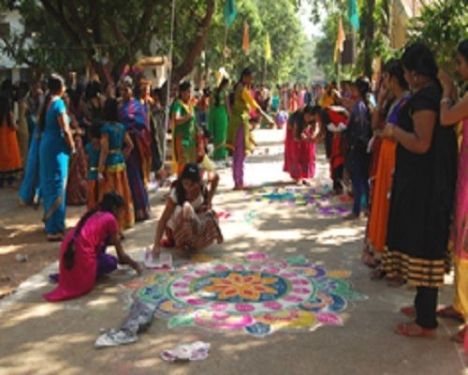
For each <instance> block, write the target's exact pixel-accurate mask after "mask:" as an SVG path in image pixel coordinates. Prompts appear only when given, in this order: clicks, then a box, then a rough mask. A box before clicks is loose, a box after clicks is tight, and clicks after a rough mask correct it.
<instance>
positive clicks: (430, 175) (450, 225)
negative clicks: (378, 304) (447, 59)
mask: <svg viewBox="0 0 468 375" xmlns="http://www.w3.org/2000/svg"><path fill="white" fill-rule="evenodd" d="M454 54H455V51H454ZM456 55H457V56H456V61H457V70H458V73H459V76H460V77H461V78H462V80H464V81H465V82H466V81H468V40H464V41H463V42H461V43H460V45H459V47H458V51H457V53H456ZM374 95H375V97H376V99H374V97H373V96H374ZM289 118H290V120H289V122H288V128H287V133H286V134H287V135H286V141H285V170H287V171H289V172H290V174H291V177H293V178H294V179H295V180H296V181H298V182H300V183H303V182H304V181H307V179H308V178H310V177H311V176H313V169H314V168H313V165H314V143H315V142H316V141H317V140H318V139H322V138H324V139H325V146H326V154H327V157H328V159H329V161H330V170H331V179H332V180H333V190H334V191H335V193H336V194H342V193H343V192H345V193H349V195H350V196H352V200H353V209H352V213H351V214H350V215H349V217H347V218H346V219H352V220H354V219H358V218H359V217H360V216H362V214H363V213H364V214H365V215H366V216H367V217H368V219H367V226H366V236H365V246H364V250H363V255H362V260H363V262H364V263H365V264H366V265H368V266H369V267H371V268H374V271H373V272H372V276H371V277H372V278H373V279H374V280H380V279H385V280H386V281H387V283H388V284H389V285H390V286H401V285H405V284H406V285H409V286H412V287H415V290H416V296H415V299H414V303H413V304H412V305H411V306H406V307H403V308H402V309H401V313H402V314H405V315H407V316H409V317H411V318H412V321H411V322H410V323H403V324H399V325H398V326H397V327H396V328H395V331H396V332H397V333H398V334H401V335H404V336H410V337H432V336H433V335H434V334H435V332H436V327H437V324H438V323H437V317H438V316H439V317H445V318H453V319H456V320H458V321H460V322H461V323H465V324H466V319H467V317H468V281H467V280H468V279H467V274H468V268H467V265H468V226H467V213H468V200H467V199H468V186H467V183H468V176H467V171H468V165H467V162H468V154H467V142H468V140H467V135H468V134H467V131H468V95H466V94H465V95H464V96H463V98H462V99H458V90H457V86H456V85H455V83H454V81H453V80H452V79H451V78H450V76H449V75H448V74H446V73H445V72H443V71H442V70H439V69H438V66H437V64H436V59H435V57H434V55H433V53H432V52H431V51H430V49H429V48H428V47H426V46H425V45H424V44H420V43H415V44H412V45H410V46H408V47H407V48H406V49H405V51H404V53H403V55H402V57H401V59H392V60H390V61H388V62H387V63H386V64H385V65H384V66H383V69H382V73H381V79H380V82H379V83H378V85H377V87H376V88H375V90H371V85H370V84H369V81H368V80H367V79H365V78H358V79H356V80H355V81H354V82H351V83H346V84H345V85H343V88H342V90H338V89H336V88H335V87H333V86H330V87H329V89H327V90H326V91H325V93H324V94H323V96H322V98H319V100H318V101H317V102H316V105H315V106H308V105H306V106H304V107H303V108H300V109H298V110H297V111H295V112H293V113H292V114H291V115H290V117H289ZM317 124H319V125H320V126H317ZM310 134H312V136H311V135H310ZM457 163H458V167H457ZM457 169H458V171H457ZM304 179H305V180H304ZM346 180H351V184H350V185H351V186H349V185H348V184H347V183H346ZM451 259H453V260H454V265H455V300H454V303H453V305H452V306H449V307H445V308H438V306H437V300H438V288H439V287H441V286H442V285H443V284H444V274H445V273H446V272H447V271H448V270H450V260H451ZM465 324H464V326H463V329H461V330H460V332H459V333H458V334H457V335H455V336H454V337H453V339H454V340H455V341H458V342H462V341H463V338H464V337H465V332H466V325H465Z"/></svg>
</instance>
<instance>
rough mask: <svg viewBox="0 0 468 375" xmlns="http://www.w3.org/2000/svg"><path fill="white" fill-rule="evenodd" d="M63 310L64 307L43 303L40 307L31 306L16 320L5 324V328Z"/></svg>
mask: <svg viewBox="0 0 468 375" xmlns="http://www.w3.org/2000/svg"><path fill="white" fill-rule="evenodd" d="M61 309H62V306H59V305H53V304H50V303H41V304H38V305H34V306H31V307H30V308H28V309H27V310H24V311H22V312H21V313H18V314H17V315H16V316H15V317H14V318H12V319H10V320H9V321H8V322H4V326H3V327H4V328H5V327H6V328H8V327H13V326H15V325H17V324H18V323H21V322H24V321H26V320H28V319H35V318H42V317H46V316H49V315H50V314H54V313H55V312H57V311H59V310H61Z"/></svg>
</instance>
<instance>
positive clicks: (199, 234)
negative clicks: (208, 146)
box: [152, 163, 223, 258]
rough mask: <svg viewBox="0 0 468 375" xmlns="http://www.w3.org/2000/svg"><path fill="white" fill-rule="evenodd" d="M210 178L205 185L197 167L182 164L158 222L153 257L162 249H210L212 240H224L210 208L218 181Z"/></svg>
mask: <svg viewBox="0 0 468 375" xmlns="http://www.w3.org/2000/svg"><path fill="white" fill-rule="evenodd" d="M210 175H211V178H209V179H208V184H205V183H204V182H203V180H202V177H201V173H200V169H199V168H198V166H197V165H196V164H192V163H189V164H186V165H185V168H184V170H183V171H182V174H181V176H180V177H179V179H178V180H176V181H175V182H174V184H173V186H172V189H171V191H170V193H169V198H168V199H167V202H166V207H165V208H164V211H163V214H162V216H161V218H160V220H159V222H158V226H157V228H156V237H155V239H154V247H153V254H152V255H153V257H154V258H156V257H158V256H159V254H160V252H161V247H176V248H177V249H181V250H185V251H187V252H192V251H198V250H201V249H204V248H206V247H208V246H210V245H211V244H212V243H213V242H214V241H215V240H216V241H217V242H218V243H221V242H222V241H223V236H222V234H221V230H220V228H219V226H218V221H217V218H216V214H215V212H214V211H213V210H212V208H211V202H212V199H213V196H214V194H215V191H216V187H217V185H218V178H217V176H214V177H213V176H212V174H210ZM207 185H208V186H207ZM164 235H165V239H164V240H163V236H164Z"/></svg>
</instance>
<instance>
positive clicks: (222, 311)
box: [135, 253, 364, 337]
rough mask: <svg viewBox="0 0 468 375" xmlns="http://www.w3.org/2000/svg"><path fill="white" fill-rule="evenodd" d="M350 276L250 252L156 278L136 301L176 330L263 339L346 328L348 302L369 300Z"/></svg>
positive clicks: (301, 261) (138, 291)
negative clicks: (222, 332)
mask: <svg viewBox="0 0 468 375" xmlns="http://www.w3.org/2000/svg"><path fill="white" fill-rule="evenodd" d="M346 276H348V274H347V272H345V271H334V272H327V271H326V269H325V268H324V267H323V266H321V265H318V264H315V263H312V262H310V261H309V260H307V259H306V258H303V257H301V256H296V257H289V258H285V259H277V258H272V257H269V256H268V255H267V254H265V253H250V254H247V255H246V256H245V257H243V258H240V259H237V258H236V259H227V260H226V259H225V260H218V261H213V260H211V261H208V262H204V263H196V264H189V265H186V266H183V267H181V268H179V269H177V270H176V271H175V272H172V273H156V274H154V275H151V277H150V278H147V279H146V281H145V283H146V285H144V286H138V289H136V291H135V298H136V299H139V300H140V301H143V302H144V303H146V304H150V305H153V306H155V311H156V316H157V317H159V318H164V319H167V320H168V326H169V327H170V328H175V327H186V326H196V327H203V328H209V329H214V330H242V331H244V332H246V333H248V334H250V335H253V336H257V337H263V336H266V335H269V334H271V333H273V332H275V331H279V330H284V329H287V330H314V329H316V328H317V327H319V326H322V325H335V326H339V325H342V324H343V319H342V316H341V313H342V312H343V311H344V310H345V309H346V307H347V304H348V301H349V300H359V299H363V298H364V297H363V296H362V295H360V294H358V293H356V292H354V291H352V290H351V288H350V285H349V283H348V282H347V281H346V280H344V279H343V278H344V277H346Z"/></svg>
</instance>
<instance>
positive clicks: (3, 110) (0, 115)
mask: <svg viewBox="0 0 468 375" xmlns="http://www.w3.org/2000/svg"><path fill="white" fill-rule="evenodd" d="M20 171H21V155H20V149H19V145H18V138H17V137H16V127H15V124H14V123H13V114H12V113H11V108H10V101H9V100H8V98H6V97H5V96H3V95H2V96H0V187H3V186H4V184H5V183H6V184H7V185H9V186H11V185H13V181H14V180H15V179H16V177H17V175H18V173H19V172H20Z"/></svg>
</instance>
